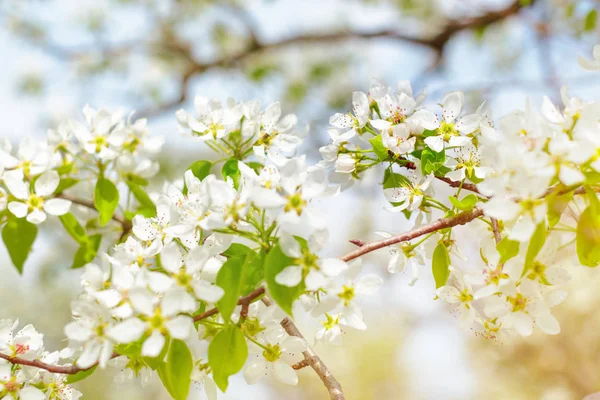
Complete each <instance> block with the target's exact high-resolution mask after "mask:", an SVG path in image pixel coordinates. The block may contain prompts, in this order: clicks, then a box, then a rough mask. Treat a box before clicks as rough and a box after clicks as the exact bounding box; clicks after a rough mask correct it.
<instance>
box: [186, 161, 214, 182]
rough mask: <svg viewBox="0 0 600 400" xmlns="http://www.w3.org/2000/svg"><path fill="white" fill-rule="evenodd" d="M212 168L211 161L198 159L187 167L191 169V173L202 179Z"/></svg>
mask: <svg viewBox="0 0 600 400" xmlns="http://www.w3.org/2000/svg"><path fill="white" fill-rule="evenodd" d="M211 168H212V163H211V162H210V161H205V160H199V161H196V162H195V163H193V164H192V165H190V167H189V168H188V169H189V170H191V171H192V174H194V176H195V177H196V178H198V179H200V180H203V179H204V178H206V177H207V176H208V175H210V170H211Z"/></svg>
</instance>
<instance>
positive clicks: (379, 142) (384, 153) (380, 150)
mask: <svg viewBox="0 0 600 400" xmlns="http://www.w3.org/2000/svg"><path fill="white" fill-rule="evenodd" d="M369 143H371V146H373V151H374V152H375V154H376V155H377V158H379V159H380V160H381V161H383V160H385V159H387V158H388V149H387V148H386V147H385V146H384V145H383V139H382V138H381V135H377V136H375V137H374V138H371V139H369Z"/></svg>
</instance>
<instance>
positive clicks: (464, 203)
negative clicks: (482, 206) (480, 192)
mask: <svg viewBox="0 0 600 400" xmlns="http://www.w3.org/2000/svg"><path fill="white" fill-rule="evenodd" d="M448 199H449V200H450V203H452V205H453V206H454V207H456V208H457V209H458V210H461V211H471V210H472V209H473V208H475V204H477V201H478V200H479V198H478V197H477V196H475V195H474V194H472V193H471V194H469V195H467V196H465V197H464V198H463V199H462V200H458V199H457V198H456V197H454V196H449V197H448Z"/></svg>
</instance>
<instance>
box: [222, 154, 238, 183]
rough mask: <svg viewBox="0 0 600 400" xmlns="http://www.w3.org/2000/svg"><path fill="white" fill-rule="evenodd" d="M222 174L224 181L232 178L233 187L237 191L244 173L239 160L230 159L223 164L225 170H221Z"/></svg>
mask: <svg viewBox="0 0 600 400" xmlns="http://www.w3.org/2000/svg"><path fill="white" fill-rule="evenodd" d="M221 174H222V175H223V179H225V180H227V177H230V178H231V179H232V180H233V186H234V187H235V188H236V189H237V188H238V185H239V184H240V177H241V175H242V173H241V172H240V169H239V167H238V160H237V159H236V158H230V159H229V160H227V161H226V162H225V164H223V168H222V169H221Z"/></svg>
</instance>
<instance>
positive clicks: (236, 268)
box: [216, 251, 263, 321]
mask: <svg viewBox="0 0 600 400" xmlns="http://www.w3.org/2000/svg"><path fill="white" fill-rule="evenodd" d="M262 264H263V263H262V257H261V255H260V254H258V253H255V252H253V251H252V252H249V253H245V254H239V255H236V256H232V257H229V259H228V260H227V261H225V263H224V264H223V266H222V267H221V269H219V273H218V274H217V281H216V283H217V286H220V287H221V288H222V289H223V290H224V291H225V294H224V295H223V297H222V298H221V300H219V301H218V302H217V307H218V308H219V311H220V312H221V316H223V319H224V320H225V321H229V320H230V318H231V314H232V313H233V310H234V309H235V306H236V305H237V302H238V299H239V298H240V297H241V296H245V295H247V294H248V293H250V292H251V291H252V290H254V289H255V288H256V285H257V284H258V283H259V282H260V281H261V279H262V275H263V265H262Z"/></svg>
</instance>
